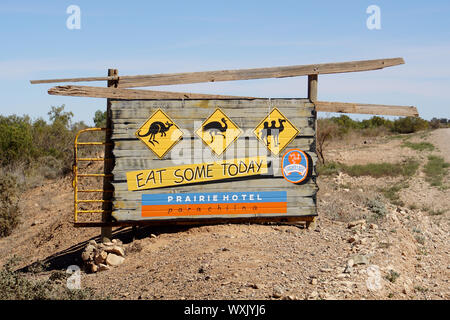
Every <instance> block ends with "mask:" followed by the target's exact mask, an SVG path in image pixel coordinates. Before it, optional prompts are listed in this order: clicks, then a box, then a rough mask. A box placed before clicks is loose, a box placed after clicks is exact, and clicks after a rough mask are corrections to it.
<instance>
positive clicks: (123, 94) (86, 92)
mask: <svg viewBox="0 0 450 320" xmlns="http://www.w3.org/2000/svg"><path fill="white" fill-rule="evenodd" d="M48 94H50V95H57V96H73V97H92V98H111V99H130V100H131V99H136V100H139V99H254V98H252V97H236V96H222V95H212V94H200V93H184V92H169V91H150V90H131V89H117V88H103V87H88V86H57V87H53V88H50V89H49V90H48Z"/></svg>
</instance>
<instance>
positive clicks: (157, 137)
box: [136, 109, 183, 158]
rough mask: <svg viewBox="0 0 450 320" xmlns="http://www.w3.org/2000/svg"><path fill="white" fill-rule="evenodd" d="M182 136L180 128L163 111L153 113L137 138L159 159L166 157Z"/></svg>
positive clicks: (137, 134) (137, 133) (137, 132)
mask: <svg viewBox="0 0 450 320" xmlns="http://www.w3.org/2000/svg"><path fill="white" fill-rule="evenodd" d="M182 135H183V132H182V131H181V130H180V128H178V126H177V125H176V124H175V123H174V122H173V121H172V120H171V119H170V118H169V117H168V116H167V115H166V114H165V113H164V112H163V111H162V110H161V109H158V110H157V111H156V112H155V113H153V114H152V115H151V117H150V118H148V120H147V121H145V122H144V124H143V125H142V126H141V127H140V128H139V129H138V130H137V131H136V137H138V139H140V140H141V141H142V142H144V143H145V145H146V146H147V147H148V148H149V149H150V150H152V151H153V152H154V153H155V154H156V155H157V156H158V157H159V158H162V157H164V155H165V154H166V153H167V152H168V151H169V150H170V149H172V147H173V146H174V145H175V144H176V143H177V142H178V141H179V140H180V139H181V136H182Z"/></svg>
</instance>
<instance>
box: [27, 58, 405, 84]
mask: <svg viewBox="0 0 450 320" xmlns="http://www.w3.org/2000/svg"><path fill="white" fill-rule="evenodd" d="M404 63H405V61H404V60H403V58H390V59H377V60H363V61H349V62H338V63H322V64H310V65H296V66H286V67H271V68H256V69H240V70H222V71H204V72H188V73H172V74H154V75H137V76H121V77H87V78H66V79H47V80H31V81H30V82H31V83H32V84H39V83H58V82H89V81H106V80H118V87H119V88H131V87H143V86H160V85H168V84H182V83H198V82H215V81H230V80H249V79H264V78H285V77H295V76H305V75H310V74H331V73H346V72H359V71H369V70H377V69H383V68H386V67H392V66H396V65H400V64H404Z"/></svg>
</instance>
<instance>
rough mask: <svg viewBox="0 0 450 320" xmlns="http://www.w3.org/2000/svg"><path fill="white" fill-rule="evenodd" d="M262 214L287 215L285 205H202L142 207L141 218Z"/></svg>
mask: <svg viewBox="0 0 450 320" xmlns="http://www.w3.org/2000/svg"><path fill="white" fill-rule="evenodd" d="M264 213H287V203H286V202H260V203H202V204H179V205H151V206H142V217H180V216H203V215H227V214H264Z"/></svg>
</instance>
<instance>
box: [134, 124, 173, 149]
mask: <svg viewBox="0 0 450 320" xmlns="http://www.w3.org/2000/svg"><path fill="white" fill-rule="evenodd" d="M171 126H173V123H169V121H166V125H164V123H162V122H161V121H155V122H153V123H152V124H151V125H150V127H149V128H148V131H147V133H146V134H143V135H141V134H140V130H139V132H138V133H137V135H138V136H139V137H147V136H150V137H149V139H148V142H150V143H151V144H152V145H155V144H154V143H153V142H156V143H158V144H159V142H158V141H156V138H155V136H156V134H157V133H161V137H165V136H166V132H167V131H169V129H170V127H171Z"/></svg>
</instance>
